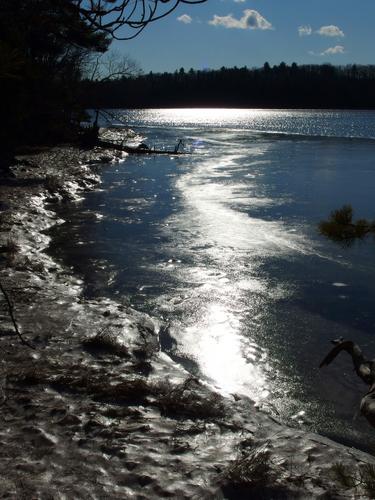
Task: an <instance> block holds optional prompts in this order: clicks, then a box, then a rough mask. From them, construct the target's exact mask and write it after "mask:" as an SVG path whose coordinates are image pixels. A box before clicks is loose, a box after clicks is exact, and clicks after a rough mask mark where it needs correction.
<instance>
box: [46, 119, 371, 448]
mask: <svg viewBox="0 0 375 500" xmlns="http://www.w3.org/2000/svg"><path fill="white" fill-rule="evenodd" d="M118 116H119V117H120V118H121V119H125V120H126V121H127V122H128V123H129V126H131V127H132V128H134V130H136V131H137V133H139V134H140V135H141V136H142V137H144V138H145V140H146V142H147V143H148V144H150V145H155V146H157V147H161V146H166V145H169V146H171V147H173V145H174V144H175V143H176V141H177V139H178V138H179V137H184V138H185V141H186V143H187V144H188V147H193V148H194V154H192V155H188V156H183V157H175V158H170V157H160V156H159V157H157V156H155V157H128V158H126V160H125V161H123V162H121V163H119V164H118V165H115V166H110V167H107V168H105V170H104V172H103V185H102V189H101V190H100V191H97V192H93V193H90V194H88V196H87V198H86V199H85V200H84V201H83V202H81V203H79V204H76V205H72V206H69V207H64V209H63V214H62V215H63V217H64V218H65V219H66V221H67V222H66V224H64V225H63V226H60V227H59V228H57V229H55V230H54V243H53V247H52V248H51V251H52V252H53V253H54V254H55V255H57V256H59V257H61V258H62V259H64V261H65V262H66V263H68V264H69V265H71V266H73V267H74V268H75V270H76V272H77V273H79V274H81V275H82V276H83V277H84V278H85V283H86V287H85V294H86V295H87V296H88V297H93V296H98V295H107V296H111V297H116V298H117V299H119V300H128V301H129V302H130V303H131V304H132V305H134V306H135V307H136V308H138V309H141V310H143V311H146V312H148V313H150V314H152V315H153V316H156V317H159V318H161V319H163V320H164V324H165V325H166V326H165V328H164V329H163V331H162V332H161V345H162V348H163V349H164V350H165V351H166V352H167V353H168V354H169V355H170V356H171V357H172V358H173V359H174V360H175V361H177V362H179V363H182V364H183V365H184V366H185V367H186V368H187V369H188V370H189V371H191V372H193V373H196V374H198V375H199V376H201V377H202V378H204V379H205V380H207V381H208V382H209V383H211V384H212V385H214V386H215V387H217V388H218V389H219V390H221V391H222V392H224V393H227V394H233V393H236V394H245V395H248V396H250V397H251V398H253V399H254V400H255V401H257V402H258V404H259V405H260V406H262V407H263V408H265V409H266V410H267V411H270V412H271V413H273V414H275V415H277V416H278V417H279V418H281V419H282V420H284V421H286V422H288V423H292V424H294V425H304V426H306V427H307V428H309V429H311V430H315V431H318V432H321V433H323V434H325V435H328V436H330V437H332V438H334V439H337V440H339V441H341V442H345V443H348V444H353V445H355V446H358V447H360V448H362V449H366V450H370V451H372V450H373V449H374V446H375V437H374V432H373V429H372V428H370V427H369V425H368V424H367V422H366V421H365V420H364V419H363V417H357V416H356V413H357V411H358V409H359V402H360V399H361V397H362V396H363V395H364V393H365V392H366V389H367V388H366V386H365V385H363V384H362V382H361V381H360V380H359V379H358V378H357V377H356V376H355V374H354V372H353V369H352V365H351V361H350V359H349V357H348V356H347V355H346V354H345V353H343V354H342V355H341V356H340V357H339V358H338V359H337V360H336V361H335V362H334V363H333V364H332V365H330V366H329V367H328V368H325V369H323V370H319V368H318V366H319V363H320V361H321V360H322V358H323V357H324V356H325V354H326V353H327V352H328V350H329V349H330V344H329V340H330V339H333V338H337V337H340V336H343V337H345V338H348V339H352V340H354V341H356V342H358V343H359V344H360V345H361V346H362V347H363V349H364V351H365V353H366V354H367V355H368V356H370V357H371V356H374V357H375V339H374V333H375V328H374V326H375V312H374V307H373V298H374V292H375V267H374V253H375V245H374V242H373V241H372V240H371V239H368V240H366V241H365V242H361V243H358V244H356V245H354V246H353V247H350V248H343V247H340V246H337V245H336V244H334V243H332V242H330V241H328V240H325V239H324V238H323V237H322V236H320V235H319V234H318V231H317V224H318V223H319V221H320V220H322V219H324V218H327V216H328V215H329V213H330V212H331V210H333V209H335V208H339V207H340V206H342V205H343V204H344V203H351V204H352V205H353V207H354V209H355V212H356V213H357V214H358V217H361V218H362V217H367V218H372V217H373V216H374V212H375V209H374V202H373V200H374V188H373V186H374V181H375V165H374V153H375V140H374V137H375V113H373V112H351V111H350V112H349V111H348V112H336V111H324V112H322V111H261V110H190V109H189V110H147V111H122V112H118Z"/></svg>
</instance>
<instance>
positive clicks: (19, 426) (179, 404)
mask: <svg viewBox="0 0 375 500" xmlns="http://www.w3.org/2000/svg"><path fill="white" fill-rule="evenodd" d="M98 155H100V156H101V157H102V161H103V158H104V156H103V155H102V152H97V153H95V152H89V153H87V152H78V151H77V150H74V149H72V148H70V149H69V148H57V149H56V150H52V151H47V152H45V153H41V154H39V155H36V156H35V157H30V158H29V159H28V161H29V160H30V161H31V160H33V163H32V165H29V166H27V168H25V169H23V167H21V168H18V167H17V168H14V169H13V172H14V174H15V181H16V182H15V183H13V184H12V183H10V185H9V186H5V187H4V186H1V188H0V200H1V201H2V202H3V200H6V203H5V204H3V203H2V204H1V206H2V207H4V206H6V208H5V212H2V213H1V225H0V244H1V245H3V243H4V242H5V241H6V239H7V238H9V236H11V237H12V238H14V240H16V241H17V243H18V247H19V249H18V250H17V252H15V253H14V254H13V253H11V254H9V252H5V254H4V251H2V254H1V260H0V279H1V283H2V284H3V285H4V287H5V288H6V290H7V291H8V292H9V294H10V296H11V298H12V300H13V301H14V304H15V313H16V317H17V321H18V324H19V326H20V328H21V331H22V333H23V335H24V336H25V337H26V338H27V339H28V341H29V342H31V343H32V344H33V345H34V347H35V348H36V349H33V350H32V349H29V348H27V347H25V346H21V345H20V343H19V341H18V339H17V338H16V337H15V336H14V332H13V330H12V325H11V323H10V320H9V316H8V315H7V314H6V308H4V306H5V304H4V300H0V311H1V316H0V343H1V359H0V363H1V364H0V405H1V412H0V420H1V431H0V444H1V446H0V495H2V496H4V497H6V498H50V497H51V496H53V497H54V498H62V499H64V498H71V497H74V498H127V497H134V498H139V499H142V498H166V497H172V498H192V497H197V498H206V497H207V498H211V497H212V498H213V497H215V498H238V497H239V494H240V493H241V489H240V491H238V489H237V490H236V489H235V486H236V481H235V480H233V479H230V480H229V478H228V471H230V470H232V467H236V464H237V465H238V464H242V463H244V462H243V460H249V459H250V458H251V457H252V456H257V454H259V453H264V454H266V455H267V456H268V455H269V456H270V462H269V463H268V467H269V469H268V470H267V474H266V477H263V478H262V477H260V478H259V474H258V473H256V474H255V475H254V474H253V473H252V472H251V469H248V468H247V469H246V470H244V472H245V474H247V475H249V474H250V476H249V477H250V479H251V481H252V478H253V477H254V483H253V482H251V481H250V484H247V485H246V488H245V490H246V492H245V494H246V496H248V494H250V493H249V491H250V492H251V494H254V495H257V497H259V494H261V497H264V498H274V497H275V496H281V497H282V498H284V497H290V496H291V495H292V494H294V493H295V494H296V496H297V497H301V498H307V497H310V496H311V497H313V498H316V497H318V496H319V495H323V494H324V493H327V494H331V495H334V496H336V497H339V495H340V494H343V493H344V494H345V495H346V496H347V495H348V494H354V493H355V494H361V492H363V489H362V487H361V486H359V487H358V488H355V491H353V490H351V491H350V492H349V493H348V490H347V489H346V488H345V491H344V490H343V489H342V486H341V485H340V484H339V483H337V482H335V481H333V479H332V471H331V466H332V464H333V463H334V462H336V461H337V462H339V463H340V464H342V466H344V467H349V469H350V473H351V474H357V477H358V475H359V473H360V469H359V467H360V466H361V465H362V466H363V465H365V464H368V463H373V462H374V461H373V460H372V459H371V457H369V456H367V455H364V454H361V453H358V452H356V451H355V450H349V449H345V448H344V447H341V446H339V445H335V444H334V443H332V442H329V441H328V440H325V439H323V438H321V437H320V436H317V435H309V434H306V433H305V432H303V431H299V430H296V429H293V428H288V427H285V426H282V425H280V424H279V423H278V422H276V421H275V420H274V419H273V418H270V417H268V416H267V415H265V414H264V413H263V412H260V411H258V410H257V409H256V407H255V406H254V405H253V403H252V402H251V401H250V400H249V399H248V398H241V397H240V395H238V394H237V395H236V396H235V397H229V398H222V397H221V396H220V395H219V394H217V393H215V392H212V391H211V390H210V389H209V387H207V385H205V384H203V383H201V382H200V381H199V380H198V379H197V378H195V377H189V376H188V373H187V372H186V371H185V370H184V369H183V368H181V365H180V364H176V363H173V362H172V361H171V357H170V356H169V355H166V354H165V353H163V352H159V339H158V335H157V332H158V330H159V328H160V326H163V328H164V334H163V335H161V338H163V337H164V341H166V339H168V338H169V339H170V342H172V343H173V337H172V335H171V332H169V334H168V329H169V328H173V326H175V323H172V322H170V324H169V326H168V323H167V322H164V323H163V324H161V323H160V324H159V321H158V320H157V318H155V317H150V316H147V315H145V314H144V313H141V312H138V311H136V310H134V309H133V308H131V307H129V305H128V299H127V297H126V296H124V295H123V294H120V293H119V294H116V300H113V299H112V298H105V297H104V296H103V295H104V292H105V291H106V290H107V286H106V285H105V281H104V280H105V277H107V278H108V282H109V283H110V282H112V283H113V284H114V283H115V282H116V272H115V271H114V270H113V269H112V268H111V270H110V272H108V266H107V265H106V262H107V261H106V259H105V255H106V254H105V253H104V255H103V256H102V257H101V262H100V275H99V276H100V277H101V285H100V280H99V279H98V280H97V281H96V288H95V294H96V298H91V300H87V299H84V298H83V296H82V287H83V282H82V280H81V279H80V278H79V277H78V276H77V275H75V274H74V273H73V272H72V271H73V269H70V268H67V266H66V263H63V262H62V261H60V262H56V260H54V259H53V258H52V257H51V256H49V255H47V254H46V253H45V249H46V246H47V245H48V242H49V237H48V236H46V235H45V234H43V232H42V230H45V229H46V228H48V227H51V226H53V225H56V224H61V222H62V221H61V218H59V217H57V214H56V211H58V212H59V213H60V215H64V217H66V216H68V215H69V214H70V216H71V215H72V214H73V213H75V211H76V209H80V210H81V208H82V205H81V204H82V199H83V196H84V194H85V192H86V195H87V190H88V189H92V187H93V185H94V184H95V183H97V181H98V177H97V175H96V174H95V170H96V169H95V167H94V166H93V165H91V166H90V167H88V166H82V165H84V164H86V163H89V161H90V159H91V160H94V161H95V163H97V159H98ZM90 157H91V158H90ZM106 158H107V161H109V160H111V156H110V155H108V154H106ZM81 159H84V160H85V161H84V162H83V163H82V162H81V161H80V160H81ZM112 159H113V160H115V158H112ZM138 166H139V164H138ZM102 168H105V167H104V166H103V165H102ZM113 168H114V169H115V170H116V169H117V167H116V166H114V167H108V166H107V169H108V173H111V172H113ZM46 174H47V175H51V174H52V175H54V176H56V175H57V176H59V183H58V185H56V182H55V181H54V182H50V181H48V182H46V181H47V179H46V178H45V176H46ZM27 179H31V180H32V181H33V182H32V183H31V184H28V183H25V182H24V181H25V180H27ZM45 185H46V187H44V186H45ZM51 185H53V186H54V189H53V190H52V189H51ZM47 186H48V189H47ZM67 186H69V188H68V187H67ZM89 186H91V188H90V187H89ZM100 192H102V191H97V193H96V194H95V196H96V195H97V194H98V193H100ZM144 199H147V196H146V197H145V196H144ZM47 200H49V202H48V203H47ZM71 204H75V205H71ZM46 205H48V209H47V207H46ZM73 206H75V209H74V210H73V209H72V208H73ZM115 206H119V200H117V201H116V204H115ZM69 207H70V209H69V210H68V208H69ZM77 213H78V211H77ZM79 213H81V211H79ZM80 217H82V215H80ZM68 220H69V221H70V220H71V219H70V218H69V219H68ZM80 220H82V221H85V222H86V223H88V222H90V224H92V225H94V227H98V226H97V224H100V223H101V221H104V220H105V216H104V214H103V213H99V212H97V211H91V210H88V211H86V212H85V213H84V218H83V219H80ZM98 221H99V222H98ZM69 224H70V222H69ZM63 227H64V226H63V225H60V228H63ZM65 227H67V226H65ZM83 228H87V225H86V224H84V225H82V226H81V229H83ZM58 232H60V230H59V231H58ZM75 234H76V233H75V232H74V231H73V232H72V233H71V234H70V240H69V241H76V240H75V236H74V235H75ZM77 234H78V233H77ZM87 234H89V235H90V238H93V236H94V234H95V232H93V231H90V232H89V233H87ZM130 236H132V235H130ZM133 236H134V235H133ZM90 241H93V240H90ZM64 244H65V245H66V244H67V240H66V239H65V240H64ZM77 245H78V248H81V247H83V249H84V247H85V242H84V240H83V239H80V240H79V241H78V243H77ZM130 254H131V252H129V255H130ZM4 259H9V260H8V262H4ZM180 260H181V259H178V258H175V257H171V258H169V259H168V260H165V259H164V257H163V260H161V261H160V262H161V269H163V270H165V269H166V268H167V269H168V272H166V273H164V278H166V277H167V276H171V275H172V276H173V274H171V271H173V269H176V266H178V265H181V264H182V262H183V261H182V260H181V262H180ZM134 262H135V260H134ZM94 263H95V262H94ZM92 269H94V271H95V266H93V268H92ZM81 272H82V268H81ZM159 272H160V268H159V267H158V268H157V273H159ZM215 273H216V271H215V272H214V275H215ZM157 276H160V275H159V274H157ZM86 277H87V276H86ZM221 278H225V280H224V282H226V283H229V282H230V280H229V279H228V278H226V277H225V276H224V274H222V273H220V272H219V273H217V279H221ZM187 279H189V278H187ZM205 279H206V280H207V279H208V278H207V277H206V278H205ZM166 281H167V280H166ZM89 282H90V280H88V281H87V283H89ZM103 283H104V284H103ZM155 283H156V281H155ZM193 284H196V282H193ZM195 288H199V287H195ZM242 289H244V290H246V289H247V290H250V291H252V292H254V291H257V292H258V293H260V292H261V291H262V290H263V288H262V287H259V286H258V285H257V283H256V282H254V284H251V286H247V288H246V287H244V286H242ZM100 290H101V291H100ZM134 290H136V293H135V292H134V293H133V297H134V298H136V299H137V300H138V301H139V302H140V303H141V298H142V300H143V302H144V299H145V297H147V296H145V295H142V296H141V295H139V293H140V292H141V293H144V292H145V290H147V285H138V288H136V289H134ZM169 290H172V291H173V289H172V288H170V289H169ZM106 293H107V292H106ZM169 293H171V291H169ZM136 294H138V295H136ZM91 295H93V293H92V292H91ZM280 296H282V295H280ZM215 297H216V296H215ZM219 297H221V295H220V294H219ZM130 298H132V297H130ZM221 298H222V297H221ZM183 299H184V297H183V296H182V295H181V296H177V297H176V295H174V296H173V300H172V301H170V302H173V303H174V304H176V305H177V304H179V303H182V301H183ZM205 300H206V299H205ZM215 300H216V299H215ZM155 311H157V309H155ZM237 312H238V311H236V310H234V309H233V310H232V313H233V314H232V316H231V318H230V325H231V326H232V328H233V330H231V331H232V332H233V333H235V331H236V327H237V326H238V321H237V320H236V313H237ZM217 314H219V311H217V310H215V309H213V310H212V321H216V322H217V323H219V324H220V323H222V324H224V322H225V318H224V317H223V316H221V315H220V314H219V320H220V321H218V320H217V318H216V316H217ZM208 318H209V319H210V318H211V317H210V316H209V317H208ZM198 320H199V317H197V321H198ZM181 326H182V327H183V328H185V325H184V324H183V323H181ZM208 326H209V325H208ZM185 329H186V328H185ZM159 333H160V332H159ZM177 333H178V332H177ZM223 333H224V329H223V331H222V332H221V334H223ZM211 334H212V332H211ZM168 335H169V337H168ZM221 340H222V341H224V342H225V341H226V339H225V336H224V335H222V337H221ZM177 347H178V346H177ZM247 347H248V351H249V353H251V352H254V353H256V352H258V350H259V346H258V345H257V344H252V343H250V342H249V343H248V345H247ZM164 349H165V351H168V353H169V354H170V355H171V356H173V351H174V349H172V348H171V346H169V347H168V345H165V346H164ZM241 352H242V351H241ZM241 352H237V354H238V355H239V356H241ZM263 354H264V352H263ZM187 359H188V353H183V356H181V357H180V358H179V359H178V361H179V362H181V363H186V361H187ZM190 369H191V370H193V367H192V366H191V367H190ZM214 373H215V374H216V376H217V373H218V372H217V371H215V370H214ZM200 374H201V376H202V377H203V376H204V372H203V370H202V368H200ZM229 379H230V380H232V381H233V380H234V378H233V377H232V378H231V377H229ZM303 416H304V413H303V410H300V411H298V412H297V413H296V414H295V418H294V420H296V421H297V420H301V417H303ZM238 480H240V481H241V475H240V476H238V474H237V481H238ZM254 488H255V490H256V491H257V493H254ZM242 492H243V490H242ZM243 493H244V492H243Z"/></svg>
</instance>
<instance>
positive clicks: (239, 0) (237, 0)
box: [234, 0, 246, 3]
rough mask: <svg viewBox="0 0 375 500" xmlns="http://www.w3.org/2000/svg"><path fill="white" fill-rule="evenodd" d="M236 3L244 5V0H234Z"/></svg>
mask: <svg viewBox="0 0 375 500" xmlns="http://www.w3.org/2000/svg"><path fill="white" fill-rule="evenodd" d="M234 1H235V2H236V3H245V2H246V0H234Z"/></svg>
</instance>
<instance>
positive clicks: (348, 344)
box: [319, 338, 375, 427]
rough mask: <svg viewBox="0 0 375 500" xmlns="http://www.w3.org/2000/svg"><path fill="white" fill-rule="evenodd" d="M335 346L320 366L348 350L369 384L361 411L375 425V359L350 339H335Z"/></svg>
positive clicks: (356, 368)
mask: <svg viewBox="0 0 375 500" xmlns="http://www.w3.org/2000/svg"><path fill="white" fill-rule="evenodd" d="M332 343H333V344H334V345H335V347H334V348H333V349H332V350H331V351H330V352H329V353H328V354H327V356H326V357H325V358H324V359H323V361H322V362H321V363H320V366H319V368H322V367H323V366H328V365H329V364H330V363H332V361H333V360H334V359H335V358H336V356H337V355H338V354H339V353H340V352H341V351H346V352H347V353H348V354H349V355H350V356H351V357H352V360H353V365H354V370H355V372H356V374H357V375H358V377H360V378H361V379H362V380H363V382H364V383H365V384H367V385H368V386H369V390H368V392H367V393H366V394H365V396H364V397H363V398H362V399H361V403H360V411H361V413H362V415H363V416H364V417H366V418H367V420H368V422H369V423H370V424H371V425H372V426H373V427H375V360H368V359H366V358H365V357H364V355H363V353H362V351H361V349H360V347H359V346H358V345H357V344H355V343H354V342H352V341H350V340H344V339H342V338H341V339H339V340H333V341H332Z"/></svg>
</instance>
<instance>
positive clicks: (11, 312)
mask: <svg viewBox="0 0 375 500" xmlns="http://www.w3.org/2000/svg"><path fill="white" fill-rule="evenodd" d="M0 291H1V293H2V294H3V296H4V298H5V302H6V305H7V308H8V314H9V317H10V320H11V322H12V324H13V328H14V331H15V332H16V335H17V337H18V338H19V339H20V341H21V342H22V344H24V345H27V347H30V348H31V349H35V347H34V346H33V345H31V344H30V343H29V342H27V341H26V340H25V339H24V338H23V337H22V334H21V332H20V330H19V328H18V325H17V321H16V318H15V317H14V313H13V304H12V302H11V301H10V298H9V295H8V293H7V291H6V290H5V288H4V287H3V285H2V283H1V282H0Z"/></svg>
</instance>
